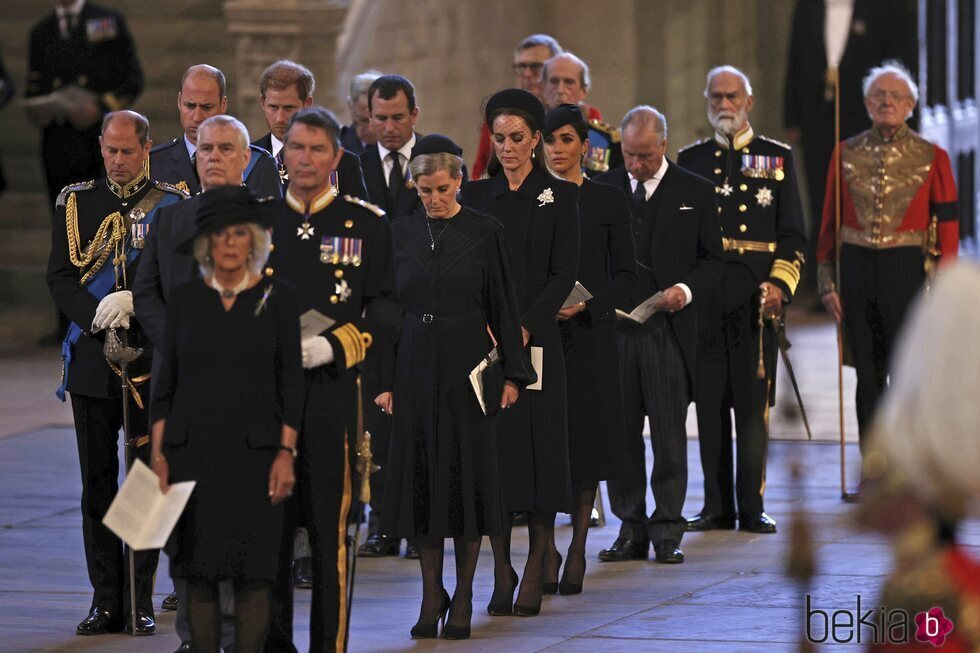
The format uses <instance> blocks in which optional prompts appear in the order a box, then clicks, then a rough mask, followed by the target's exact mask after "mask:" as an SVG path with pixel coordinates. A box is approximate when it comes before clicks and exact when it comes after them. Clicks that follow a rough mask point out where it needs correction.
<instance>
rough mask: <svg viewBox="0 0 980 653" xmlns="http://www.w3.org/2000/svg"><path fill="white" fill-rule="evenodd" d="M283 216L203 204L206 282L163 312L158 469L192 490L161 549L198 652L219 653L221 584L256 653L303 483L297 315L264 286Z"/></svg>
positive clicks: (181, 291)
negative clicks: (287, 502) (286, 503)
mask: <svg viewBox="0 0 980 653" xmlns="http://www.w3.org/2000/svg"><path fill="white" fill-rule="evenodd" d="M275 211H276V209H275V208H274V206H273V203H271V202H270V203H268V204H262V203H259V202H258V201H257V200H256V199H255V197H253V196H252V194H251V193H250V192H249V191H248V189H246V188H245V187H243V186H222V187H219V188H215V189H213V190H209V191H207V192H206V193H204V195H202V196H201V202H200V204H199V208H198V211H197V216H196V221H195V227H196V234H195V236H194V238H193V239H192V240H189V241H188V242H187V243H186V244H185V245H184V246H182V249H188V250H190V249H192V250H193V252H194V256H195V258H196V259H197V261H198V263H199V264H200V266H201V272H202V276H201V278H198V279H194V280H193V281H189V282H187V283H185V284H183V285H181V286H178V287H177V288H175V289H174V291H173V293H172V294H171V297H170V301H169V302H167V328H166V336H165V338H164V347H163V354H164V361H163V367H162V370H161V372H160V377H159V378H158V379H157V380H156V382H155V383H154V385H153V405H152V408H151V414H152V415H153V416H154V419H155V420H156V421H155V422H154V423H153V429H152V432H151V437H152V468H153V471H154V472H155V473H156V474H157V476H158V477H159V479H160V488H161V490H163V491H166V489H167V486H168V484H169V483H171V482H177V481H186V480H195V481H197V485H196V486H195V488H194V493H193V494H192V495H191V498H190V501H189V502H188V504H187V508H186V509H185V511H184V514H183V515H182V516H181V518H180V521H179V522H178V525H177V528H176V529H175V530H174V532H173V534H172V535H171V538H170V541H169V542H168V543H167V547H166V551H167V553H168V554H169V555H170V574H171V576H173V577H174V578H184V579H186V580H187V584H188V616H189V621H190V627H191V647H192V648H193V650H194V651H200V652H201V653H211V652H216V651H218V646H219V641H220V638H221V614H220V609H219V602H218V584H219V582H220V581H221V580H224V579H231V580H232V581H233V584H234V590H235V650H236V651H241V652H244V651H249V652H253V653H261V651H262V649H263V646H264V642H265V635H266V630H267V627H268V622H269V615H270V598H269V597H270V588H271V585H272V583H273V582H274V581H275V578H276V571H277V569H278V565H279V562H278V554H279V547H280V540H281V538H282V533H283V518H284V508H283V506H282V501H283V500H284V499H285V498H286V497H288V496H289V495H290V494H291V493H292V488H293V485H294V483H295V475H294V472H293V461H294V459H295V457H296V439H297V431H296V429H297V425H298V424H299V421H300V414H301V410H302V390H303V370H302V367H301V365H300V343H299V313H298V309H297V303H296V297H295V294H294V293H293V291H292V289H291V288H289V287H287V286H284V285H282V284H280V283H278V282H277V281H274V280H271V279H268V278H266V277H265V276H264V275H263V273H262V270H263V267H264V265H265V261H266V259H267V258H268V256H269V250H270V242H271V239H270V237H269V233H268V229H269V228H270V227H271V225H272V219H273V217H274V215H275Z"/></svg>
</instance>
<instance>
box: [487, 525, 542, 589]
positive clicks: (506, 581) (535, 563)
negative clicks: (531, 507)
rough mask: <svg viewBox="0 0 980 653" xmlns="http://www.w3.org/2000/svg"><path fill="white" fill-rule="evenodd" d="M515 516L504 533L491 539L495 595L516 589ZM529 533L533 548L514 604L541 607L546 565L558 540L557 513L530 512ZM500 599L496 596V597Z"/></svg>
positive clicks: (530, 545) (530, 548) (529, 548)
mask: <svg viewBox="0 0 980 653" xmlns="http://www.w3.org/2000/svg"><path fill="white" fill-rule="evenodd" d="M513 526H514V525H513V516H510V518H509V519H508V520H507V523H506V524H504V532H503V533H501V534H500V535H496V536H494V537H491V538H490V546H491V547H493V584H494V594H495V595H496V594H497V593H498V592H501V593H504V594H507V592H506V590H504V589H503V588H513V585H512V581H513V579H512V578H511V569H512V568H513V563H512V562H511V559H510V537H511V530H512V529H513ZM527 531H528V539H529V547H528V552H527V562H526V563H525V565H524V574H523V576H522V577H521V589H520V591H519V592H518V594H517V598H516V599H515V601H514V603H515V604H516V605H525V606H535V605H538V604H540V603H541V583H542V581H543V580H544V561H545V554H546V553H547V551H548V546H549V543H552V542H554V539H555V513H553V512H538V511H529V512H528V513H527ZM494 598H495V599H496V598H497V597H496V596H495V597H494Z"/></svg>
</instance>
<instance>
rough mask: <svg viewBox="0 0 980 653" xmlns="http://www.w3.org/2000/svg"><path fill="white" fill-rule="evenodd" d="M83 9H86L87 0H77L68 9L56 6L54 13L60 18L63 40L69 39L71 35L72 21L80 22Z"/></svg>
mask: <svg viewBox="0 0 980 653" xmlns="http://www.w3.org/2000/svg"><path fill="white" fill-rule="evenodd" d="M83 7H85V0H75V2H73V3H72V4H71V5H69V6H68V7H62V6H61V5H55V8H54V13H55V15H56V16H57V17H58V29H59V30H60V31H61V38H63V39H67V38H68V35H69V34H70V33H71V29H70V27H71V22H70V21H72V20H75V21H77V20H78V16H79V14H81V13H82V8H83ZM76 25H77V23H76Z"/></svg>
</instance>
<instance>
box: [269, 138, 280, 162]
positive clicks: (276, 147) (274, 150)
mask: <svg viewBox="0 0 980 653" xmlns="http://www.w3.org/2000/svg"><path fill="white" fill-rule="evenodd" d="M269 136H271V137H272V156H279V150H281V149H282V146H283V142H282V141H281V140H279V139H278V138H276V135H275V134H273V133H270V134H269Z"/></svg>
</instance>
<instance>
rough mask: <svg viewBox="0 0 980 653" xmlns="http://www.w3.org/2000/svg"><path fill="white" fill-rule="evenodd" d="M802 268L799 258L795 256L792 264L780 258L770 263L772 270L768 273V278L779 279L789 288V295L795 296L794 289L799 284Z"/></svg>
mask: <svg viewBox="0 0 980 653" xmlns="http://www.w3.org/2000/svg"><path fill="white" fill-rule="evenodd" d="M801 267H802V263H801V258H800V256H797V258H796V260H794V261H793V262H792V263H790V262H789V261H786V260H784V259H781V258H777V259H776V260H774V261H773V262H772V270H770V271H769V276H770V277H772V278H773V279H779V280H780V281H782V282H783V283H785V284H786V287H788V288H789V292H790V294H791V295H795V294H796V287H797V286H798V285H799V284H800V268H801Z"/></svg>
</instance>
